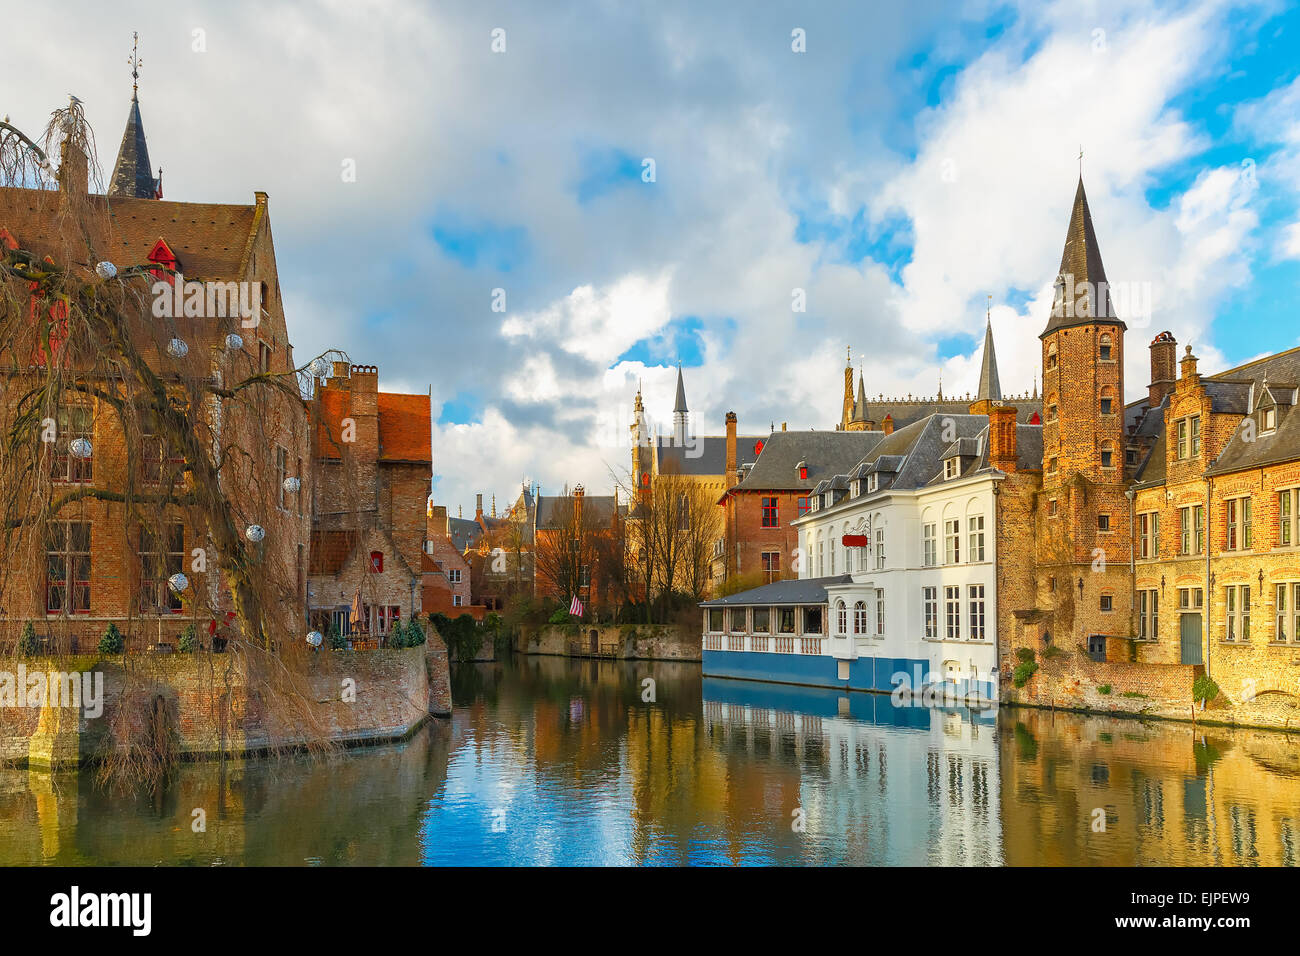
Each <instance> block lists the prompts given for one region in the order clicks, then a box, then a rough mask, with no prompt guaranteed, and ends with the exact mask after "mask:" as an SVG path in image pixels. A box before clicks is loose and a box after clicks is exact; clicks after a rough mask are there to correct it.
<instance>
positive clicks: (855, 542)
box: [840, 534, 867, 548]
mask: <svg viewBox="0 0 1300 956" xmlns="http://www.w3.org/2000/svg"><path fill="white" fill-rule="evenodd" d="M840 540H841V543H842V544H843V545H844V547H846V548H865V547H866V546H867V536H866V535H865V534H846V535H845V536H844V537H843V538H841V539H840Z"/></svg>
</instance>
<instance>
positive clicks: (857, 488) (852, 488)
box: [849, 479, 862, 498]
mask: <svg viewBox="0 0 1300 956" xmlns="http://www.w3.org/2000/svg"><path fill="white" fill-rule="evenodd" d="M849 494H850V495H851V496H852V497H854V498H856V497H858V496H859V495H860V494H862V482H861V481H858V480H857V479H854V480H853V481H851V482H849Z"/></svg>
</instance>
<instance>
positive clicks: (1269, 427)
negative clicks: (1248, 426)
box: [1259, 408, 1277, 432]
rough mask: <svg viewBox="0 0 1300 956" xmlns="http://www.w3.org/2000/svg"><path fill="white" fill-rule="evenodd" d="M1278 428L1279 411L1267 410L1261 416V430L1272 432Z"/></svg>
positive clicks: (1274, 409)
mask: <svg viewBox="0 0 1300 956" xmlns="http://www.w3.org/2000/svg"><path fill="white" fill-rule="evenodd" d="M1275 428H1277V409H1276V408H1266V409H1264V411H1263V414H1261V415H1260V416H1259V430H1260V431H1262V432H1271V431H1273V430H1274V429H1275Z"/></svg>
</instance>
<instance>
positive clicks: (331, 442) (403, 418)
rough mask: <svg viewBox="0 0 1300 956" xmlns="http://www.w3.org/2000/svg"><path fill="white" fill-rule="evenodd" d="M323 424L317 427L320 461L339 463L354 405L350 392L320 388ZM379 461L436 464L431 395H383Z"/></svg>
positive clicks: (380, 410) (380, 401) (379, 396)
mask: <svg viewBox="0 0 1300 956" xmlns="http://www.w3.org/2000/svg"><path fill="white" fill-rule="evenodd" d="M317 394H318V395H319V398H320V414H321V420H320V423H319V425H318V426H317V439H318V444H317V448H318V449H319V452H318V454H319V457H321V458H329V459H338V458H339V457H340V451H341V441H342V437H343V419H344V418H346V417H347V416H348V413H349V410H350V408H351V404H350V403H349V401H348V396H349V395H350V394H351V393H350V392H349V390H347V389H343V388H328V387H325V388H320V389H318V390H317ZM376 404H377V405H378V409H379V460H380V461H387V462H414V463H418V464H432V462H433V450H432V447H431V443H430V442H431V440H430V430H431V428H432V415H431V413H430V409H429V396H428V395H404V394H401V393H399V392H379V393H378V394H377V402H376Z"/></svg>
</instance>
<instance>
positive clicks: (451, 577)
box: [447, 568, 460, 584]
mask: <svg viewBox="0 0 1300 956" xmlns="http://www.w3.org/2000/svg"><path fill="white" fill-rule="evenodd" d="M447 580H448V582H450V583H451V584H460V568H450V569H448V571H447Z"/></svg>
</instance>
